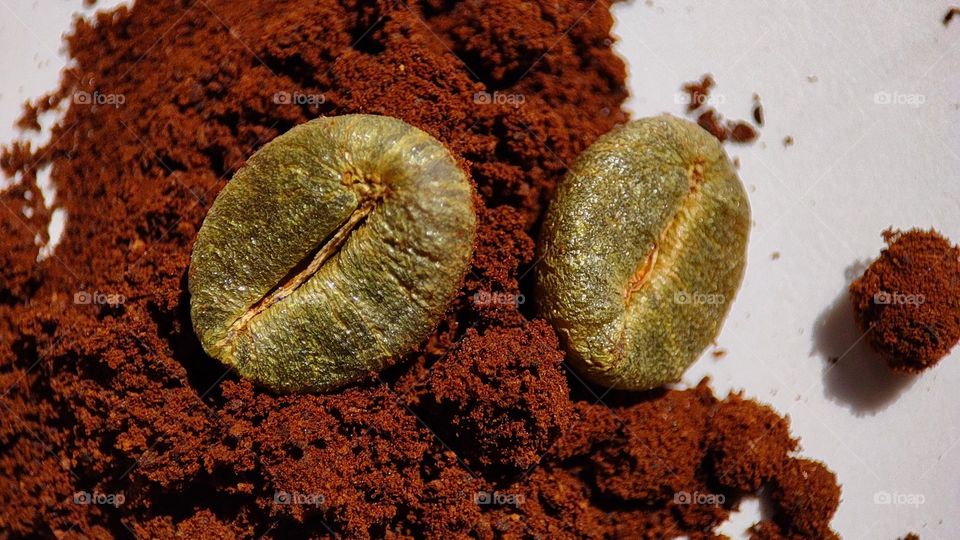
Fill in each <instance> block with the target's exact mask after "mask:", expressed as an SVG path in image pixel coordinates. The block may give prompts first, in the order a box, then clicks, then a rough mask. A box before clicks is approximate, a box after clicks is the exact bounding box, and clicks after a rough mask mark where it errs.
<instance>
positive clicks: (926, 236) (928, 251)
mask: <svg viewBox="0 0 960 540" xmlns="http://www.w3.org/2000/svg"><path fill="white" fill-rule="evenodd" d="M883 239H884V241H885V242H886V243H887V248H886V249H884V250H883V251H882V252H881V253H880V257H879V258H878V259H877V260H876V261H874V262H873V263H872V264H871V265H870V266H869V267H868V268H867V269H866V270H865V271H864V273H863V275H862V276H861V277H860V278H858V279H857V280H856V281H854V282H853V283H852V284H851V285H850V299H851V301H852V302H853V308H854V314H855V315H856V319H857V322H858V323H859V325H860V327H861V329H862V331H863V332H865V334H866V339H867V341H868V342H869V343H870V344H871V345H872V346H873V348H874V349H876V350H877V351H878V352H879V353H880V354H881V355H882V356H883V357H884V358H885V359H886V361H887V363H888V364H889V366H890V368H891V369H892V370H894V371H897V372H902V373H919V372H921V371H923V370H925V369H929V368H931V367H933V366H935V365H936V364H937V363H938V362H939V361H940V360H941V359H942V358H943V357H944V356H946V355H947V354H948V353H949V352H950V349H951V348H953V346H954V345H956V343H957V341H958V340H960V248H958V247H957V246H954V245H953V244H952V243H951V242H950V240H948V239H946V238H944V237H943V236H941V235H940V234H939V233H938V232H937V231H935V230H932V229H931V230H928V231H923V230H917V229H914V230H910V231H906V232H901V231H893V230H887V231H884V233H883Z"/></svg>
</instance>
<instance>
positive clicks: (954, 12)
mask: <svg viewBox="0 0 960 540" xmlns="http://www.w3.org/2000/svg"><path fill="white" fill-rule="evenodd" d="M954 17H960V7H951V8H950V9H948V10H947V14H946V15H944V16H943V25H944V26H947V25H949V24H950V21H952V20H953V18H954Z"/></svg>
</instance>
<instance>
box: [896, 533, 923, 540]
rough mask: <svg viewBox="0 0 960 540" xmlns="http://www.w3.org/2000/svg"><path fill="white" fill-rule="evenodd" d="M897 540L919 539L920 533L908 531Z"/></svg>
mask: <svg viewBox="0 0 960 540" xmlns="http://www.w3.org/2000/svg"><path fill="white" fill-rule="evenodd" d="M898 540H920V535H919V534H917V533H909V534H907V535H906V536H904V537H902V538H900V539H898Z"/></svg>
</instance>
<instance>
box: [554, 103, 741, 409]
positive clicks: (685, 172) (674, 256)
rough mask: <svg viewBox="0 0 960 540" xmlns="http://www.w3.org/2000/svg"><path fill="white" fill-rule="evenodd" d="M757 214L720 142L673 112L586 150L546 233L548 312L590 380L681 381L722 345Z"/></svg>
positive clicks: (639, 386)
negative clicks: (709, 349)
mask: <svg viewBox="0 0 960 540" xmlns="http://www.w3.org/2000/svg"><path fill="white" fill-rule="evenodd" d="M749 229H750V206H749V202H748V201H747V196H746V193H745V191H744V189H743V185H742V184H741V183H740V180H739V179H738V178H737V174H736V172H735V171H734V168H733V166H732V164H731V163H730V160H729V159H728V158H727V155H726V154H725V153H724V151H723V148H722V147H721V146H720V143H719V142H718V141H717V140H716V139H715V138H714V137H712V136H711V135H709V134H708V133H707V132H706V131H704V130H703V129H701V128H700V127H699V126H697V125H695V124H692V123H690V122H686V121H683V120H679V119H677V118H674V117H672V116H667V115H664V116H659V117H654V118H647V119H642V120H637V121H634V122H631V123H629V124H627V125H625V126H622V127H620V128H618V129H616V130H614V131H612V132H610V133H608V134H607V135H604V136H603V137H601V138H600V139H598V140H597V141H596V143H594V144H593V145H592V146H591V147H590V148H588V149H587V150H586V151H585V152H584V153H583V154H581V155H580V156H579V157H578V158H577V161H576V162H575V163H574V165H573V166H572V167H571V169H570V171H569V172H568V173H567V176H566V178H564V180H563V181H562V182H561V183H560V185H559V186H558V188H557V193H556V196H555V198H554V200H553V201H552V202H551V205H550V207H549V209H548V211H547V214H546V217H545V219H544V223H543V226H542V229H541V239H540V245H539V249H540V255H541V257H542V259H541V261H540V263H539V264H538V265H537V267H536V269H537V286H536V289H537V299H538V309H539V311H540V314H541V315H542V316H543V317H544V318H546V319H547V320H548V321H550V322H551V323H552V324H553V326H554V328H555V329H556V330H557V332H558V333H559V335H560V337H561V339H562V340H563V342H564V343H565V345H566V347H567V350H568V357H569V360H570V362H571V364H572V365H573V367H574V368H575V369H576V370H577V372H578V373H580V374H581V375H582V376H583V377H585V378H586V379H588V380H590V381H592V382H594V383H596V384H600V385H603V386H605V387H615V388H620V389H631V390H645V389H650V388H655V387H657V386H660V385H663V384H665V383H669V382H672V381H676V380H678V379H679V378H680V376H681V374H682V373H683V372H684V370H686V369H687V367H688V366H689V365H690V364H691V363H692V362H693V361H694V360H696V359H697V358H698V357H699V355H700V354H701V353H702V352H703V349H704V348H705V347H706V346H707V345H708V344H709V343H710V342H711V341H713V339H714V338H715V337H716V335H717V333H719V331H720V326H721V324H722V322H723V319H724V317H725V316H726V314H727V311H728V310H729V307H730V302H731V301H732V299H733V297H734V295H735V294H736V291H737V288H738V287H739V286H740V281H741V279H742V277H743V272H744V266H745V259H746V246H747V237H748V235H749Z"/></svg>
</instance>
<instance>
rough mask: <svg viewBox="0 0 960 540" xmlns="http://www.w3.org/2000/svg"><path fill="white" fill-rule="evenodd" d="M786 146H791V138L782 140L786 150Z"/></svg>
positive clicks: (787, 137) (788, 136)
mask: <svg viewBox="0 0 960 540" xmlns="http://www.w3.org/2000/svg"><path fill="white" fill-rule="evenodd" d="M788 146H793V136H792V135H787V136H786V137H784V138H783V147H784V148H787V147H788Z"/></svg>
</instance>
